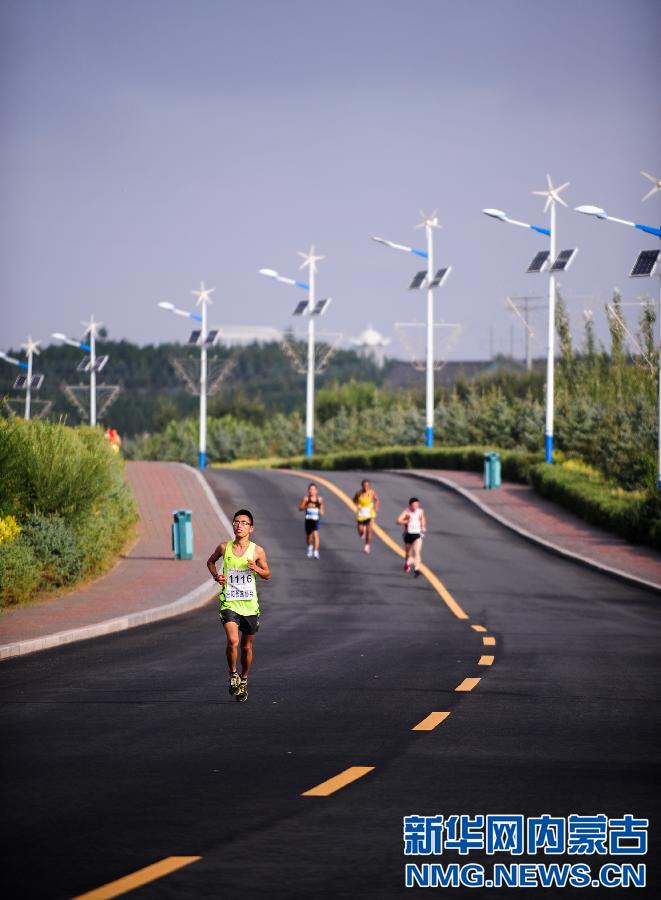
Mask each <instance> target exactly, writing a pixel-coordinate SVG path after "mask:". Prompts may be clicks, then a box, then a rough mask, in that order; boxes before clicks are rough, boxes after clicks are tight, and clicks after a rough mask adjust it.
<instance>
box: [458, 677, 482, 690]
mask: <svg viewBox="0 0 661 900" xmlns="http://www.w3.org/2000/svg"><path fill="white" fill-rule="evenodd" d="M481 681H482V679H481V678H464V680H463V681H462V682H461V684H458V685H457V687H456V688H455V691H472V690H473V688H474V687H475V685H476V684H479V683H480V682H481Z"/></svg>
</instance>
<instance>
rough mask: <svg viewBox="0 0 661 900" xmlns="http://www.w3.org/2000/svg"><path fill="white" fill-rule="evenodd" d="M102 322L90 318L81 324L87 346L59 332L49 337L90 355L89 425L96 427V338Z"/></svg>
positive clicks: (92, 317)
mask: <svg viewBox="0 0 661 900" xmlns="http://www.w3.org/2000/svg"><path fill="white" fill-rule="evenodd" d="M102 324H103V323H102V322H95V321H94V316H90V320H89V322H81V325H84V326H85V331H84V334H89V344H86V343H85V342H84V341H77V340H75V338H69V337H67V336H66V334H62V332H61V331H54V332H53V333H52V335H51V337H54V338H55V339H56V340H58V341H62V343H63V344H68V345H69V347H78V349H79V350H85V351H86V352H87V353H89V355H90V367H89V373H90V425H96V372H97V369H96V336H97V333H98V331H99V329H100V328H101V325H102Z"/></svg>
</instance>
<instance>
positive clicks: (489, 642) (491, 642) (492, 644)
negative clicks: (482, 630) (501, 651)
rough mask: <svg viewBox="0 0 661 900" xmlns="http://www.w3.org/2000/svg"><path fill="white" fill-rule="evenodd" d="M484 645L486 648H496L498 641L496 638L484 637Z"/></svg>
mask: <svg viewBox="0 0 661 900" xmlns="http://www.w3.org/2000/svg"><path fill="white" fill-rule="evenodd" d="M482 643H483V644H484V646H485V647H495V646H496V639H495V637H483V638H482Z"/></svg>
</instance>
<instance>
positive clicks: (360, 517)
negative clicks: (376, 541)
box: [353, 479, 381, 553]
mask: <svg viewBox="0 0 661 900" xmlns="http://www.w3.org/2000/svg"><path fill="white" fill-rule="evenodd" d="M353 502H354V505H355V507H356V525H357V526H358V534H359V535H360V537H361V539H363V540H364V541H365V546H364V548H363V549H364V551H365V553H369V552H370V549H371V542H372V522H373V521H374V520H375V519H376V515H377V513H378V511H379V505H380V503H381V501H380V500H379V495H378V494H377V492H376V491H375V490H374V488H373V487H372V486H371V484H370V483H369V481H368V480H367V479H365V480H364V481H361V483H360V490H359V491H356V493H355V494H354V495H353Z"/></svg>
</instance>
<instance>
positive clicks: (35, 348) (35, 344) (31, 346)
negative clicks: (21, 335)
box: [21, 335, 41, 420]
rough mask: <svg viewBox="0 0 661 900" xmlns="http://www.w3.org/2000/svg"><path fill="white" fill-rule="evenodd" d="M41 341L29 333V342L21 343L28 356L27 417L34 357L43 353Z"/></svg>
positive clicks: (27, 415)
mask: <svg viewBox="0 0 661 900" xmlns="http://www.w3.org/2000/svg"><path fill="white" fill-rule="evenodd" d="M40 343H41V341H33V340H32V336H31V335H28V339H27V343H25V344H21V347H22V348H23V349H24V350H25V355H26V356H27V358H28V374H27V380H26V382H25V419H26V420H27V419H29V418H30V406H31V403H32V398H31V388H32V383H31V382H32V357H33V355H34V354H35V353H36V354H37V356H39V354H40V353H41V350H40V349H39V344H40Z"/></svg>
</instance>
